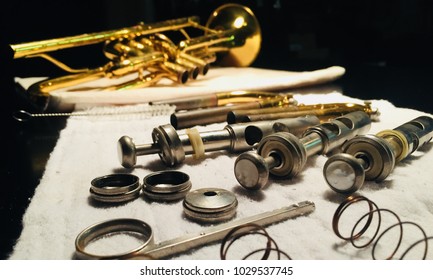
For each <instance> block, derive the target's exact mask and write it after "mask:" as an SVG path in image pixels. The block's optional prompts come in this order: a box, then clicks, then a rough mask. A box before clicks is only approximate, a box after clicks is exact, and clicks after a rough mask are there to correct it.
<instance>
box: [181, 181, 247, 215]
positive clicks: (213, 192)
mask: <svg viewBox="0 0 433 280" xmlns="http://www.w3.org/2000/svg"><path fill="white" fill-rule="evenodd" d="M237 206H238V200H237V199H236V196H235V195H234V194H233V193H232V192H230V191H228V190H225V189H220V188H202V189H197V190H194V191H191V192H189V193H188V194H187V195H186V196H185V199H184V201H183V209H184V213H185V215H186V216H187V217H188V218H190V219H192V220H196V221H199V222H206V223H213V222H222V221H226V220H229V219H231V218H233V217H234V215H235V214H236V208H237Z"/></svg>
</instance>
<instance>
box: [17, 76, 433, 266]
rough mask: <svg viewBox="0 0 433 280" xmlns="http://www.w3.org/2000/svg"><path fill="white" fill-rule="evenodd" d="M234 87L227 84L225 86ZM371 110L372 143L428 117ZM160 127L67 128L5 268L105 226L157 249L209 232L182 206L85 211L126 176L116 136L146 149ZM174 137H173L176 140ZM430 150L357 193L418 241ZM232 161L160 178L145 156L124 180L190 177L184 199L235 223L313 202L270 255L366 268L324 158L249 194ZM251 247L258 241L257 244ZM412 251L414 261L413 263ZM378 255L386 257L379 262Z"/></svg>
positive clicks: (209, 252)
mask: <svg viewBox="0 0 433 280" xmlns="http://www.w3.org/2000/svg"><path fill="white" fill-rule="evenodd" d="M251 71H253V70H251ZM233 80H234V81H235V80H236V79H235V78H234V77H233ZM244 85H249V81H244ZM295 99H296V100H298V101H299V102H300V103H305V104H315V103H330V102H357V103H363V101H364V100H360V99H356V98H349V97H347V96H344V95H343V94H342V93H338V92H332V93H314V92H311V93H310V94H307V93H302V94H295ZM131 106H133V105H131ZM141 106H143V105H141ZM372 106H373V107H376V108H378V109H379V111H380V112H381V116H380V121H378V122H373V123H372V126H371V129H370V132H369V133H371V134H374V133H377V132H379V131H381V130H384V129H392V128H394V127H397V126H399V125H401V124H402V123H404V122H407V121H409V120H412V119H414V118H416V117H418V116H421V115H428V114H426V113H423V112H420V111H416V110H412V109H406V108H398V107H395V106H394V105H393V104H391V103H390V102H388V101H386V100H381V99H377V100H372ZM429 116H431V115H429ZM169 122H170V121H169V116H168V115H163V116H153V117H145V118H143V117H137V116H135V117H130V118H127V117H125V116H123V117H120V118H116V117H115V116H114V117H112V118H99V117H71V118H69V119H68V121H67V125H66V127H65V128H64V129H63V130H62V131H61V133H60V137H59V139H58V142H57V144H56V146H55V148H54V150H53V152H52V153H51V155H50V158H49V161H48V163H47V165H46V170H45V173H44V175H43V177H42V179H41V181H40V184H39V186H38V187H37V188H36V190H35V194H34V196H33V198H32V201H31V203H30V205H29V207H28V209H27V211H26V213H25V215H24V217H23V230H22V234H21V236H20V237H19V239H18V241H17V243H16V245H15V246H14V251H13V253H12V255H11V256H10V259H43V260H54V259H56V260H57V259H66V260H68V259H71V258H73V256H74V250H75V246H74V242H75V238H76V237H77V235H78V234H79V233H80V232H81V231H82V230H83V229H85V228H86V227H88V226H90V225H92V224H94V223H98V222H102V221H105V220H109V219H114V218H135V219H140V220H143V221H145V222H146V223H148V224H149V225H150V226H151V227H152V228H153V230H154V235H155V237H154V238H155V242H156V243H158V242H162V241H166V240H171V239H174V238H177V237H181V236H183V235H185V234H190V233H199V232H200V231H202V230H203V229H204V228H211V227H212V226H204V225H201V224H198V223H196V222H193V221H190V220H188V219H187V218H185V216H184V215H183V208H182V201H177V202H174V203H161V202H148V201H146V200H144V199H143V197H142V196H141V197H139V198H137V199H135V200H133V201H130V202H128V203H125V204H121V205H107V206H106V207H101V206H97V205H95V204H94V203H92V201H91V199H90V194H89V188H90V182H91V180H92V179H94V178H96V177H99V176H102V175H107V174H112V173H122V172H127V170H126V169H124V168H123V167H122V166H121V165H120V163H119V161H118V156H117V148H116V145H117V140H118V139H119V138H120V137H121V136H123V135H128V136H131V137H132V138H134V140H135V142H136V143H137V144H143V143H152V139H151V132H152V129H153V128H154V127H156V126H159V125H162V124H167V123H169ZM224 126H225V124H223V123H220V124H212V125H208V126H200V127H198V129H199V131H210V130H218V129H222V128H223V127H224ZM179 133H180V134H182V133H183V131H179ZM432 145H433V144H428V145H427V146H425V147H423V149H421V150H419V151H416V152H415V153H413V154H412V155H411V156H409V158H407V159H405V160H403V161H402V162H400V163H398V164H397V165H396V166H395V168H394V170H393V171H392V173H391V174H390V176H389V177H388V178H386V180H385V181H383V182H381V183H375V182H366V183H365V184H364V187H363V188H362V190H361V191H360V194H362V195H365V196H366V197H368V198H369V199H371V200H372V201H374V202H375V203H377V205H378V206H379V207H381V208H388V209H391V210H393V211H395V212H396V213H397V214H398V215H399V216H400V218H401V219H402V221H411V222H416V223H418V224H420V225H421V226H422V227H423V228H424V230H425V231H426V234H427V235H432V234H433V224H432V223H431V222H430V221H432V218H433V208H432V205H433V203H432V197H433V188H432V179H433V176H432V172H431V162H432V161H433V152H432V151H431V147H432ZM236 157H237V155H234V154H229V153H227V152H225V151H220V152H212V153H207V154H206V157H205V158H204V159H203V160H200V161H197V160H194V159H193V158H192V157H190V156H187V159H186V160H185V161H184V163H183V164H181V165H179V166H175V167H173V168H167V167H166V166H165V165H164V164H162V162H161V161H160V159H159V157H158V155H146V156H140V157H138V159H137V166H136V168H134V169H133V170H132V171H131V173H132V174H134V175H137V176H138V177H139V178H140V180H141V182H142V179H143V178H144V176H146V175H148V174H150V173H151V172H155V171H160V170H166V169H173V170H180V171H183V172H185V173H187V174H188V175H189V176H190V179H191V182H192V190H195V189H199V188H207V187H217V188H224V189H227V190H229V191H232V192H233V193H234V194H235V195H236V197H237V199H238V201H239V205H238V208H237V211H236V216H235V217H234V220H237V219H241V218H244V217H249V216H252V215H255V214H259V213H262V212H265V211H271V210H274V209H278V208H281V207H284V206H288V205H291V204H294V203H298V202H301V201H304V200H310V201H313V202H314V203H315V205H316V210H315V211H314V212H313V213H311V214H309V215H307V216H303V217H298V218H296V219H291V220H286V221H284V222H281V223H278V224H275V225H271V226H268V227H267V230H268V232H269V234H270V236H271V237H272V238H273V239H274V240H275V241H276V242H277V244H278V246H279V248H280V249H281V250H283V251H284V252H286V253H287V254H289V255H290V256H291V257H292V258H293V259H298V260H322V259H328V260H336V259H337V260H340V259H371V250H372V248H371V246H370V247H368V248H366V249H357V248H355V247H353V246H352V245H351V244H350V243H348V242H344V241H342V240H341V239H339V238H338V237H337V236H336V235H335V234H334V232H333V230H332V216H333V214H334V212H335V210H336V209H337V207H338V205H339V203H340V202H341V200H342V197H341V196H340V195H337V194H335V193H334V192H333V191H331V189H330V188H329V187H328V185H327V184H326V182H325V180H324V178H323V175H322V168H323V165H324V164H325V162H326V159H327V158H326V157H325V156H321V155H320V156H317V155H314V156H311V157H310V158H309V159H308V160H307V163H306V165H305V167H304V169H303V170H302V172H301V173H300V174H299V175H298V176H296V177H295V178H293V179H290V180H274V179H270V183H269V185H267V186H266V188H264V189H263V190H261V191H258V192H249V191H246V190H245V189H243V188H242V187H240V186H239V184H238V182H237V181H236V179H235V176H234V172H233V167H234V161H235V160H236ZM382 219H383V220H384V221H385V222H384V223H394V222H395V220H393V217H392V216H389V215H385V214H384V215H383V217H382ZM352 222H353V221H352ZM343 226H344V223H343ZM421 237H422V236H421V235H420V232H419V231H417V230H416V229H410V230H405V233H404V237H403V239H404V240H405V241H404V244H406V245H407V244H411V243H412V242H415V241H416V240H418V239H420V238H421ZM113 240H114V242H113ZM113 240H111V239H110V238H108V239H107V240H105V241H104V242H102V243H98V244H100V245H96V244H95V246H96V248H93V249H94V250H97V251H98V252H106V253H113V252H119V251H122V252H123V251H125V250H126V249H127V248H128V249H130V248H131V247H134V246H136V245H137V240H131V238H125V239H122V240H121V241H119V242H118V241H117V240H116V239H113ZM255 241H258V238H256V239H255ZM256 243H257V242H251V239H249V238H247V239H242V240H239V242H238V243H236V244H237V245H236V246H237V249H235V250H234V251H231V252H232V253H233V252H235V253H234V254H235V255H236V256H230V257H233V258H235V257H242V256H243V255H245V254H247V253H248V252H250V251H251V250H253V249H257V246H258V245H257V244H256ZM380 244H381V245H380V246H379V249H380V252H381V253H382V254H385V253H386V252H388V253H389V250H390V248H389V246H391V247H392V246H394V245H395V240H394V241H392V240H391V241H389V240H388V241H385V242H384V243H380ZM263 245H264V244H263ZM263 245H261V246H262V247H263ZM98 246H99V247H98ZM219 246H220V245H219V244H218V243H217V244H212V245H207V246H203V247H200V248H197V249H194V250H190V251H188V252H185V253H183V254H180V255H177V256H173V257H172V259H185V260H188V259H199V260H215V259H219V249H220V248H219ZM402 247H403V248H402V249H401V250H403V249H405V248H406V247H404V246H403V245H402ZM419 247H422V246H419ZM419 249H420V248H418V250H417V252H418V253H417V254H415V255H416V256H415V258H419V257H420V256H421V253H419ZM421 249H422V248H421ZM384 250H385V251H386V250H388V251H386V252H385V253H384V252H383V251H384ZM399 252H400V251H399ZM379 256H381V255H380V254H379ZM396 256H397V257H398V256H399V255H398V254H396ZM432 256H433V254H432V252H431V250H430V252H429V256H428V258H429V259H433V257H432Z"/></svg>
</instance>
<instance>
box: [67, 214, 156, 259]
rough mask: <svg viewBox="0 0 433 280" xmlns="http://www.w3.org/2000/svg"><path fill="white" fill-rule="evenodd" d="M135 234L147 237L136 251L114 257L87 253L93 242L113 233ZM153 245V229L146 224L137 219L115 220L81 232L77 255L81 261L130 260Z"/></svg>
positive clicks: (77, 239)
mask: <svg viewBox="0 0 433 280" xmlns="http://www.w3.org/2000/svg"><path fill="white" fill-rule="evenodd" d="M119 232H135V233H139V234H141V235H142V236H144V237H145V240H144V242H143V243H142V244H141V245H140V246H138V247H137V248H135V249H132V250H130V251H127V252H124V253H119V254H114V255H96V254H93V253H90V252H86V247H87V245H89V244H90V243H91V242H92V241H94V240H96V239H98V238H100V237H102V236H104V235H109V234H113V233H119ZM151 244H153V231H152V228H151V227H150V226H149V225H148V224H147V223H145V222H143V221H141V220H137V219H127V218H125V219H113V220H108V221H105V222H101V223H97V224H94V225H91V226H89V227H87V228H86V229H84V230H83V231H81V232H80V233H79V234H78V236H77V238H76V239H75V253H76V257H77V258H79V259H105V260H114V259H128V258H133V257H134V256H136V255H138V254H140V252H141V251H142V250H143V249H144V248H145V247H146V246H148V245H151Z"/></svg>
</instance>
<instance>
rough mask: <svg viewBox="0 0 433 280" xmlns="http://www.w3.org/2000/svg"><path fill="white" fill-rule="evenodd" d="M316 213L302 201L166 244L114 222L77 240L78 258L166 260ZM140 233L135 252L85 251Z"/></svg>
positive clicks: (142, 227)
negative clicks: (250, 229)
mask: <svg viewBox="0 0 433 280" xmlns="http://www.w3.org/2000/svg"><path fill="white" fill-rule="evenodd" d="M314 210H315V204H314V203H313V202H311V201H302V202H299V203H296V204H292V205H290V206H286V207H283V208H280V209H276V210H273V211H269V212H264V213H261V214H257V215H254V216H251V217H247V218H243V219H239V220H235V221H231V222H228V223H224V224H220V225H216V226H212V227H209V228H207V229H205V230H203V231H201V232H199V233H196V234H187V235H185V236H182V237H179V238H175V239H172V240H168V241H164V242H161V243H158V244H154V242H153V231H152V228H151V226H150V225H148V224H147V223H145V222H143V221H141V220H137V219H113V220H108V221H105V222H101V223H98V224H94V225H91V226H90V227H88V228H86V229H84V230H83V231H82V232H81V233H80V234H78V236H77V238H76V240H75V250H76V253H75V257H76V258H78V259H106V260H107V259H164V258H168V257H170V256H173V255H176V254H180V253H184V252H188V251H189V250H192V249H194V248H197V247H201V246H204V245H206V244H211V243H214V242H218V241H221V240H223V238H224V237H225V236H226V235H227V234H228V233H229V232H230V231H231V230H232V229H234V228H237V227H239V226H242V225H246V224H257V225H259V226H268V225H271V224H274V223H278V222H281V221H284V220H287V219H291V218H295V217H298V216H303V215H307V214H309V213H311V212H313V211H314ZM120 232H125V233H131V232H133V233H137V234H140V235H142V236H143V237H144V241H143V243H142V244H141V245H140V246H138V247H137V248H135V249H132V250H129V251H127V252H123V253H118V254H112V255H97V254H94V253H91V252H88V251H86V247H87V245H89V244H90V243H91V242H92V241H94V240H96V239H99V238H101V237H103V236H109V235H110V234H114V233H120Z"/></svg>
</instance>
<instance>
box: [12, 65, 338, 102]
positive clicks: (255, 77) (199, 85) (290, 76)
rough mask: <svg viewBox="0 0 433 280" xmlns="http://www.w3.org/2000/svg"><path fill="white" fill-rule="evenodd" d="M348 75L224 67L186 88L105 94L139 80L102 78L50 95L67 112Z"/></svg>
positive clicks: (162, 86)
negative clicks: (115, 85) (109, 87)
mask: <svg viewBox="0 0 433 280" xmlns="http://www.w3.org/2000/svg"><path fill="white" fill-rule="evenodd" d="M344 73H345V69H344V68H343V67H340V66H331V67H328V68H324V69H318V70H314V71H304V72H294V71H282V70H270V69H262V68H253V67H246V68H245V67H243V68H237V67H223V68H211V69H210V70H209V73H208V74H207V75H205V76H199V77H198V78H197V80H193V81H189V82H187V83H186V84H184V85H181V84H177V83H174V82H172V81H171V80H168V79H163V80H161V81H160V82H159V83H157V84H156V85H155V86H151V87H147V88H139V89H128V90H122V91H109V90H101V88H103V87H107V86H110V85H114V84H119V83H121V82H125V81H129V80H132V79H134V78H136V77H135V76H136V75H134V74H131V75H128V76H125V77H121V78H117V79H109V78H102V79H98V80H95V81H91V82H87V83H82V84H79V85H76V86H71V87H69V88H64V89H58V90H55V91H52V92H51V93H50V95H51V99H52V104H53V105H52V106H53V107H55V109H56V108H59V110H67V109H69V108H70V107H71V105H72V106H73V105H79V107H86V106H95V105H107V104H135V103H144V102H150V101H156V100H169V99H173V98H180V97H188V96H197V95H203V94H207V93H217V92H223V91H233V90H263V91H271V90H280V89H287V88H295V87H296V88H298V87H306V86H312V85H317V84H323V83H327V82H331V81H334V80H336V79H338V78H340V77H341V76H343V75H344ZM39 80H40V78H16V81H17V82H18V83H20V84H22V85H23V87H24V88H27V87H29V86H30V85H31V84H32V83H34V82H36V81H39Z"/></svg>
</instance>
